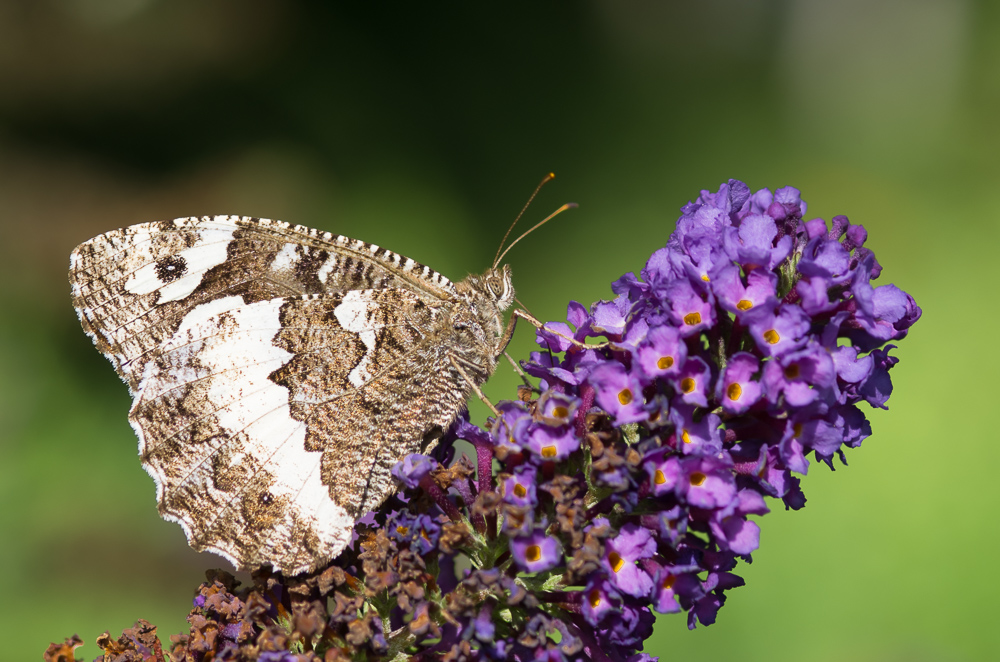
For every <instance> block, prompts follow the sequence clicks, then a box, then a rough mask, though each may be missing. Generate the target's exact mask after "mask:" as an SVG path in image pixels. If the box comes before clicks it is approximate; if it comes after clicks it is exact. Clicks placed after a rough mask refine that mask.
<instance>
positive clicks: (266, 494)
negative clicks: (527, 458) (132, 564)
mask: <svg viewBox="0 0 1000 662" xmlns="http://www.w3.org/2000/svg"><path fill="white" fill-rule="evenodd" d="M500 257H502V256H498V260H497V262H499V259H500ZM496 265H497V263H496V262H495V263H494V266H493V267H492V268H490V269H489V270H487V271H486V272H485V273H483V274H480V275H471V276H469V277H467V278H466V279H464V280H462V281H460V282H452V281H450V280H448V279H447V278H446V277H444V276H442V275H441V274H439V273H437V272H435V271H433V270H431V269H430V268H428V267H426V266H424V265H422V264H420V263H418V262H416V261H414V260H412V259H409V258H406V257H403V256H402V255H399V254H398V253H394V252H392V251H390V250H386V249H384V248H381V247H379V246H376V245H374V244H369V243H365V242H363V241H359V240H356V239H350V238H347V237H343V236H338V235H332V234H330V233H327V232H321V231H318V230H313V229H309V228H306V227H302V226H295V225H290V224H288V223H284V222H280V221H272V220H267V219H259V218H250V217H236V216H205V217H200V218H180V219H176V220H173V221H162V222H154V223H143V224H140V225H133V226H131V227H128V228H124V229H121V230H115V231H112V232H108V233H106V234H102V235H100V236H98V237H95V238H93V239H91V240H90V241H87V242H85V243H83V244H81V245H80V246H78V247H77V248H76V249H75V250H74V251H73V254H72V256H71V260H70V271H69V279H70V282H71V284H72V297H73V305H74V306H75V308H76V310H77V314H78V316H79V318H80V322H81V324H82V325H83V328H84V331H86V332H87V334H88V335H90V337H91V338H92V339H93V341H94V344H95V345H96V346H97V348H98V350H100V351H101V352H102V353H103V354H104V355H105V356H106V357H107V358H108V359H109V360H110V361H111V363H112V364H113V365H114V368H115V370H116V371H117V372H118V374H119V376H120V377H121V378H122V380H124V381H125V383H126V384H127V385H128V387H129V391H130V393H131V395H132V398H133V402H132V407H131V410H130V411H129V420H130V421H131V423H132V426H133V428H134V429H135V431H136V434H137V435H138V437H139V455H140V457H141V460H142V464H143V466H144V468H145V469H146V471H147V472H148V473H149V474H150V475H151V476H152V477H153V480H154V481H155V483H156V496H157V503H158V508H159V512H160V514H161V516H162V517H164V518H165V519H167V520H170V521H174V522H177V523H179V524H180V525H181V527H183V529H184V532H185V534H186V535H187V539H188V542H189V543H190V545H191V546H192V547H193V548H195V549H196V550H209V551H212V552H215V553H217V554H220V555H222V556H223V557H225V558H226V559H228V560H229V561H231V562H232V563H233V564H235V565H236V566H237V567H240V568H253V567H258V566H261V565H264V564H271V565H272V566H273V567H274V568H275V569H277V570H280V571H281V572H284V573H286V574H297V573H301V572H307V571H312V570H315V569H316V568H317V567H319V566H321V565H322V564H324V563H326V562H327V561H329V560H330V559H332V558H334V557H336V556H337V555H338V554H339V553H340V552H341V551H342V550H343V549H344V548H345V546H346V545H347V544H348V543H349V542H350V540H351V531H352V528H353V525H354V522H355V520H356V519H358V518H359V517H361V516H362V515H364V514H365V513H366V512H368V511H370V510H372V509H373V508H375V507H377V506H378V505H379V504H381V503H382V502H383V501H384V500H385V499H386V498H387V497H388V496H389V495H390V494H392V493H393V491H394V490H395V486H394V483H393V479H392V477H391V474H390V469H391V468H392V467H393V466H394V465H395V464H396V463H397V462H398V461H399V460H400V459H401V458H403V457H404V456H406V455H408V454H410V453H417V452H420V451H421V450H422V449H424V448H426V447H427V446H428V445H429V444H431V443H433V442H434V441H435V440H436V439H437V438H439V437H440V436H441V435H442V432H443V431H444V430H447V428H448V427H449V425H450V424H451V423H452V422H453V421H454V419H455V418H456V416H457V415H458V414H459V413H460V412H461V411H463V410H464V409H465V407H466V399H467V398H468V396H469V395H470V393H471V392H472V391H473V390H475V391H477V392H478V386H479V385H480V384H482V383H483V382H484V381H486V379H487V378H488V377H489V376H490V375H491V374H492V373H493V372H494V370H495V369H496V365H497V360H498V357H499V356H500V355H501V354H502V353H503V351H504V348H505V347H506V345H507V342H508V341H509V339H510V336H511V333H512V332H513V326H514V325H513V321H514V319H515V318H514V317H512V318H511V322H510V323H505V322H504V311H506V310H507V309H508V308H509V307H510V306H511V303H512V301H513V299H514V289H513V287H512V284H511V272H510V269H509V268H508V267H507V266H503V267H498V266H496Z"/></svg>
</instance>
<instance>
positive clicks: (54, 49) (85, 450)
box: [0, 0, 1000, 662]
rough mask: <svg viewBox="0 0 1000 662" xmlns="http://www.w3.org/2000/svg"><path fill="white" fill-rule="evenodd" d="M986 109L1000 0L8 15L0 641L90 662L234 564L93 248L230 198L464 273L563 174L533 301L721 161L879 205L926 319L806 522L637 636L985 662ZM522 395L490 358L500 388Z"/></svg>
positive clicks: (246, 7) (996, 639) (633, 237)
mask: <svg viewBox="0 0 1000 662" xmlns="http://www.w3.org/2000/svg"><path fill="white" fill-rule="evenodd" d="M998 116H1000V3H996V2H993V1H990V0H981V1H979V2H975V1H972V0H965V1H963V0H843V1H841V0H838V1H836V2H830V1H828V0H783V1H758V2H755V1H750V0H701V1H700V2H683V3H682V2H666V1H662V0H661V1H655V0H646V1H643V2H638V1H633V0H619V1H613V0H605V1H600V2H598V1H591V2H568V1H558V2H542V3H531V4H528V3H523V4H519V3H502V4H493V3H490V4H487V3H461V4H459V3H449V4H447V5H439V4H436V3H398V4H385V3H352V4H350V5H348V4H346V3H345V4H344V5H336V6H335V5H333V4H332V3H323V2H305V1H296V2H290V1H288V0H212V1H208V0H22V1H14V0H0V230H2V233H0V566H2V568H3V572H4V579H3V585H4V591H3V593H4V598H3V600H2V601H0V632H2V633H3V637H2V643H0V659H2V660H21V659H28V660H30V659H40V657H41V653H42V651H43V650H44V649H45V647H46V645H47V644H48V643H49V642H50V641H54V640H58V641H61V640H62V638H63V637H66V636H68V635H70V634H72V633H74V632H77V633H79V634H80V635H81V636H82V637H83V638H84V639H85V641H87V642H88V644H87V646H86V648H84V649H82V650H81V651H80V652H81V653H82V654H83V656H84V658H85V659H92V658H93V657H94V656H96V655H97V648H96V647H95V646H94V644H93V641H94V639H95V637H96V636H97V635H98V634H100V633H101V632H103V631H104V630H105V629H110V630H111V632H112V634H113V635H117V634H118V633H120V632H121V630H122V628H124V627H128V626H130V625H131V624H132V622H133V621H134V620H135V619H136V618H139V617H142V618H146V619H148V620H150V621H152V622H153V623H155V624H157V625H158V626H159V627H160V634H161V636H162V637H163V638H164V639H165V640H166V639H167V637H168V635H169V634H171V633H174V632H179V631H182V630H184V629H185V627H186V624H185V622H184V617H185V615H186V613H187V611H188V609H189V607H190V600H191V596H192V592H193V590H194V588H195V587H196V586H197V585H198V583H199V582H200V581H201V579H202V577H203V574H202V573H203V570H204V569H206V568H209V567H218V566H220V565H224V564H223V562H222V561H221V560H220V559H218V558H217V557H213V556H211V555H207V554H196V553H194V552H192V551H191V550H189V549H188V547H187V546H186V544H185V542H184V536H183V534H182V532H181V530H180V528H179V527H177V526H176V525H174V524H168V523H166V522H163V521H161V520H160V519H159V517H158V516H157V514H156V508H155V504H154V490H153V484H152V481H151V479H149V478H148V477H147V475H146V474H145V472H144V471H143V470H142V469H141V467H140V465H139V460H138V458H137V456H136V450H135V449H136V440H135V438H134V436H133V433H132V431H131V429H130V428H129V425H128V422H127V420H126V412H127V410H128V406H129V399H128V396H127V393H126V389H125V387H124V385H122V384H121V383H120V382H119V381H118V379H117V378H116V377H115V375H114V372H113V370H112V369H111V366H110V365H109V364H108V363H107V361H105V360H104V359H103V358H102V357H101V356H100V355H99V354H98V353H97V352H96V351H94V349H93V347H92V346H91V343H90V341H89V340H88V339H87V338H86V337H85V336H84V334H83V333H82V332H81V331H80V328H79V325H78V323H77V320H76V318H75V316H74V314H73V311H72V308H71V306H70V302H69V287H68V285H67V283H66V275H65V274H66V269H67V264H68V256H69V253H70V251H71V250H72V248H73V247H74V246H75V245H76V244H78V243H79V242H81V241H84V240H86V239H88V238H89V237H91V236H94V235H96V234H99V233H101V232H104V231H107V230H110V229H114V228H118V227H121V226H125V225H129V224H132V223H137V222H142V221H149V220H154V219H166V218H173V217H177V216H187V215H202V214H213V213H234V214H249V215H255V216H264V217H271V218H280V219H283V220H288V221H292V222H295V223H300V224H304V225H308V226H314V227H318V228H323V229H326V230H331V231H334V232H338V233H342V234H346V235H349V236H354V237H358V238H362V239H365V240H367V241H371V242H375V243H378V244H380V245H384V246H388V247H391V248H392V249H394V250H398V251H400V252H401V253H403V254H404V255H407V256H411V257H413V258H414V259H417V260H419V261H421V262H424V263H426V264H429V265H431V266H432V267H434V268H435V269H437V270H439V271H441V272H443V273H445V274H447V275H449V276H451V277H452V278H454V279H458V278H461V277H463V276H464V275H465V274H466V273H468V272H470V271H475V272H478V271H482V270H484V269H485V268H486V267H487V266H488V265H489V263H490V261H491V260H492V257H493V253H494V251H495V249H496V246H497V243H498V242H499V240H500V237H501V235H502V234H503V232H504V230H505V229H506V226H507V225H508V223H509V222H510V221H511V219H512V218H513V217H514V216H515V215H516V213H517V211H518V210H519V209H520V207H521V205H522V204H523V202H524V200H525V199H526V198H527V196H528V194H529V193H530V191H531V189H532V188H533V187H534V185H535V184H536V183H537V181H538V180H539V179H540V178H541V177H542V176H543V175H544V174H545V173H547V172H549V171H550V170H552V171H554V172H556V173H557V175H558V178H557V179H556V181H555V182H553V183H552V184H550V185H548V186H547V187H546V189H545V190H544V191H543V192H542V194H541V195H540V196H539V200H538V201H537V202H536V203H535V204H534V205H533V206H532V208H531V209H530V210H529V212H528V214H527V218H526V221H528V222H533V221H535V220H538V219H539V218H541V217H542V216H544V215H545V214H546V213H548V212H549V211H551V210H553V209H554V208H555V207H557V206H558V205H559V204H561V203H563V202H566V201H575V202H578V203H579V204H580V208H579V209H578V210H576V211H573V212H570V213H568V214H566V215H564V216H562V217H560V218H559V219H558V220H557V221H556V222H554V223H551V224H550V225H548V226H546V227H545V228H544V229H543V230H541V231H539V232H538V233H536V234H535V235H534V236H532V238H531V239H530V240H529V241H526V242H523V243H521V244H520V245H519V246H518V247H517V248H516V249H515V250H514V251H513V252H512V253H511V254H510V256H509V261H510V264H511V266H512V268H513V271H514V275H515V285H516V287H517V288H518V290H519V297H520V299H521V300H522V301H523V302H524V303H525V305H526V306H528V308H529V309H530V310H532V312H533V313H534V314H535V315H537V316H539V317H541V318H543V319H558V318H561V316H563V315H564V314H565V305H566V303H567V302H568V301H569V300H570V299H577V300H580V301H583V302H587V303H589V302H591V301H593V300H596V299H599V298H602V297H608V296H609V295H610V290H609V283H610V282H611V281H612V280H614V279H615V278H616V277H617V276H619V275H620V274H621V273H623V272H625V271H630V270H638V269H639V268H641V267H642V265H643V264H644V262H645V258H646V256H648V255H649V253H650V252H652V251H653V250H654V249H656V248H658V247H660V246H662V245H663V244H664V243H665V241H666V238H667V236H668V234H669V233H670V231H671V230H672V228H673V223H674V220H675V219H676V218H677V215H678V208H679V207H680V206H681V205H682V204H684V203H685V202H686V201H687V200H689V199H691V198H694V197H696V196H697V195H698V191H699V190H700V189H702V188H709V189H713V190H714V189H716V188H717V187H718V185H719V184H720V182H722V181H725V180H726V179H728V178H730V177H735V178H739V179H743V180H744V181H746V182H747V183H748V184H749V185H750V186H751V187H752V188H754V189H757V188H760V187H764V186H767V187H770V188H772V189H774V188H777V187H780V186H785V185H793V186H796V187H798V188H800V189H801V190H802V191H803V197H804V198H805V199H806V200H807V201H808V202H809V205H810V207H809V216H810V217H812V216H821V217H824V218H827V219H829V218H830V217H831V216H833V215H835V214H841V213H843V214H847V215H848V216H849V217H850V218H851V220H852V221H853V222H856V223H862V224H864V225H865V227H866V228H867V229H868V230H869V233H870V236H871V239H870V241H869V244H868V245H869V246H871V247H872V248H873V249H874V250H875V251H876V254H877V256H878V258H879V260H880V261H881V263H882V265H883V266H884V267H885V271H884V273H883V277H882V279H881V281H880V282H895V283H896V284H898V285H899V286H900V287H902V288H904V289H905V290H907V291H908V292H910V293H912V294H913V296H914V297H915V298H916V300H917V302H918V303H919V304H920V305H921V306H922V307H923V310H924V318H923V319H922V320H921V321H920V323H919V324H918V325H917V326H916V327H915V328H914V330H913V332H912V334H911V337H910V338H908V339H906V340H905V341H904V342H902V343H901V347H900V349H899V350H897V352H896V355H897V356H898V357H900V358H901V363H900V365H899V366H898V367H897V368H896V369H895V370H894V371H893V377H894V382H895V386H896V389H895V393H894V395H893V397H892V400H891V401H890V411H888V412H883V411H870V412H869V413H870V415H869V418H870V419H871V420H872V423H873V427H874V430H875V434H874V436H873V437H872V438H871V439H869V440H868V441H866V442H865V444H864V446H863V448H862V449H861V450H858V451H855V452H852V453H850V455H849V461H850V462H851V464H850V466H849V467H838V469H837V471H836V472H835V473H831V472H830V471H828V470H826V469H824V468H823V467H818V466H816V465H813V471H812V472H811V473H810V475H809V476H808V477H806V479H805V480H804V485H803V486H804V489H805V492H806V495H807V497H808V498H809V503H808V505H807V507H806V508H805V510H803V511H800V512H797V513H786V512H784V511H780V512H779V511H776V512H774V513H772V514H770V515H768V516H766V517H764V518H763V520H762V521H761V525H762V529H763V533H762V536H761V540H762V546H761V549H760V550H759V551H758V552H757V553H755V554H754V563H753V565H752V566H745V565H744V566H742V567H741V569H740V570H741V574H743V575H744V576H745V578H746V580H747V584H748V585H747V587H745V588H742V589H737V590H734V591H732V592H731V593H730V594H729V596H730V597H729V602H728V604H727V605H726V606H725V607H724V608H723V610H722V611H721V613H720V616H719V621H718V623H717V624H716V625H714V626H712V627H709V628H698V630H696V631H695V632H688V631H687V630H686V627H685V624H684V621H683V617H678V616H673V617H671V616H666V617H662V618H661V619H660V620H659V621H658V623H657V628H656V634H655V635H654V637H653V638H652V639H651V640H650V641H649V642H648V646H647V648H646V651H647V652H649V653H652V654H655V655H660V656H661V657H662V659H664V660H669V659H694V658H697V659H704V660H733V659H739V660H744V661H748V662H749V661H753V660H768V661H770V662H778V661H782V660H808V661H814V660H815V661H821V662H826V661H834V660H844V659H852V660H859V661H862V662H867V661H875V660H889V661H900V662H901V661H904V660H906V661H911V660H914V661H918V662H919V661H930V660H946V661H964V660H992V659H997V658H998V657H1000V629H998V628H997V627H996V625H995V621H996V618H997V616H998V608H997V604H996V597H995V593H996V591H995V587H993V586H992V579H991V578H992V577H993V576H994V574H995V567H996V559H997V556H998V552H997V544H998V543H1000V531H998V527H1000V524H998V517H997V512H998V507H1000V481H998V480H997V478H996V467H997V466H998V460H1000V449H998V444H997V435H996V433H995V431H994V428H991V427H990V425H991V422H990V421H991V420H993V417H992V416H991V415H989V414H988V412H989V407H990V406H991V405H990V404H989V403H990V402H992V401H993V399H992V396H991V393H992V391H991V390H990V389H991V388H992V387H991V386H990V384H991V381H990V380H991V379H992V377H991V375H993V376H996V374H997V368H998V360H997V354H996V351H995V349H994V350H990V351H986V350H987V349H989V348H988V347H983V348H980V347H979V346H978V345H977V343H978V342H980V341H985V340H988V339H990V338H993V337H995V336H996V323H997V321H998V313H997V309H996V308H995V307H994V306H995V305H996V303H997V300H998V296H997V286H998V285H1000V270H998V264H1000V260H998V258H997V257H996V254H995V253H994V251H995V250H997V246H998V241H997V240H998V234H1000V233H998V219H1000V195H998V187H1000V157H998V151H1000V123H998V122H997V118H998ZM952 322H955V323H959V324H958V326H952V327H949V326H948V325H949V324H951V323H952ZM946 327H947V328H949V329H950V330H949V331H948V333H947V334H945V333H944V329H945V328H946ZM532 335H533V334H531V333H530V332H528V330H527V329H522V330H521V331H520V332H519V333H518V336H517V338H516V339H515V341H514V344H513V352H514V355H515V356H522V357H523V356H525V355H526V354H527V352H528V351H530V348H531V344H532ZM942 339H943V342H942ZM515 383H516V380H515V379H514V377H513V375H512V374H511V372H510V371H509V370H505V369H503V367H502V366H501V369H500V371H499V374H498V375H497V376H496V377H495V378H494V379H493V380H492V381H491V382H490V383H489V384H488V386H487V388H486V392H487V393H488V394H489V395H490V396H491V397H492V398H494V399H501V398H504V397H512V396H513V394H514V386H515ZM984 389H985V391H984ZM483 418H484V409H483V408H482V407H480V406H479V405H478V403H475V404H474V406H473V420H475V421H479V422H481V421H482V420H483Z"/></svg>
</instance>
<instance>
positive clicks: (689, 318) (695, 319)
mask: <svg viewBox="0 0 1000 662" xmlns="http://www.w3.org/2000/svg"><path fill="white" fill-rule="evenodd" d="M684 323H685V324H687V325H688V326H694V325H695V324H701V313H698V312H694V313H688V314H687V315H685V316H684Z"/></svg>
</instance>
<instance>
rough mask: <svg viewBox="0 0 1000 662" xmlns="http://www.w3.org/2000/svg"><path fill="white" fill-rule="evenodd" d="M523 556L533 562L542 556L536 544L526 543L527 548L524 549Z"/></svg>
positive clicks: (540, 549)
mask: <svg viewBox="0 0 1000 662" xmlns="http://www.w3.org/2000/svg"><path fill="white" fill-rule="evenodd" d="M524 558H525V559H527V561H528V563H534V562H535V561H537V560H538V559H540V558H542V548H541V547H539V546H538V545H528V549H526V550H525V551H524Z"/></svg>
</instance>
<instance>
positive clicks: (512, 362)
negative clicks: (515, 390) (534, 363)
mask: <svg viewBox="0 0 1000 662" xmlns="http://www.w3.org/2000/svg"><path fill="white" fill-rule="evenodd" d="M503 355H504V358H506V359H507V361H508V362H510V365H511V366H512V367H513V368H514V372H516V373H517V374H518V375H520V377H521V381H522V382H524V385H525V386H527V387H528V388H530V389H531V390H532V391H535V392H540V391H539V390H538V388H537V387H536V386H535V385H534V384H532V383H531V380H530V379H528V375H526V374H525V373H524V370H522V369H521V366H520V365H518V364H517V361H515V360H514V359H513V357H511V355H510V354H508V353H507V350H504V352H503Z"/></svg>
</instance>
